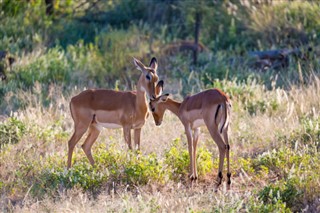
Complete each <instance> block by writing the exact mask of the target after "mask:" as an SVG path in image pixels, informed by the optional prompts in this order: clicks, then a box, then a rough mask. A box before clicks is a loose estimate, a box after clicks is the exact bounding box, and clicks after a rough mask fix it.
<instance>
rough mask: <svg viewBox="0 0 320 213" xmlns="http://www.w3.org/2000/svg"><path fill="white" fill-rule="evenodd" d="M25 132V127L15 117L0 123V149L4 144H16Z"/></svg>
mask: <svg viewBox="0 0 320 213" xmlns="http://www.w3.org/2000/svg"><path fill="white" fill-rule="evenodd" d="M25 132H26V125H25V124H24V123H22V122H21V121H20V120H18V119H17V118H15V117H10V118H8V119H7V120H6V121H4V122H3V123H0V136H1V137H0V149H1V148H2V147H3V146H4V145H5V144H16V143H18V142H19V141H20V139H21V137H22V136H23V134H24V133H25Z"/></svg>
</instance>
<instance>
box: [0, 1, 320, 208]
mask: <svg viewBox="0 0 320 213" xmlns="http://www.w3.org/2000/svg"><path fill="white" fill-rule="evenodd" d="M73 2H74V1H65V2H64V1H60V2H59V3H58V4H57V5H55V9H56V12H57V13H56V14H55V15H54V17H48V16H46V15H45V14H44V13H45V10H44V3H43V2H42V1H40V0H35V1H30V2H29V1H28V2H27V1H26V2H21V3H17V2H15V1H4V2H2V3H0V4H1V7H2V8H3V10H2V12H1V14H0V16H1V19H0V22H1V26H2V28H1V30H0V34H1V35H2V37H1V36H0V37H1V42H0V49H1V50H8V51H9V52H10V54H12V55H14V56H15V57H16V62H15V63H14V64H13V69H12V71H9V70H8V71H7V75H8V81H7V82H0V162H1V163H0V211H1V212H70V211H72V212H96V211H98V210H99V209H102V208H103V209H107V211H108V212H109V211H110V212H138V211H139V212H163V211H168V212H169V211H170V212H302V211H305V212H318V211H319V208H320V201H319V199H320V197H319V194H320V187H319V183H320V179H319V177H320V174H319V171H320V168H319V165H320V157H319V156H320V155H319V149H320V127H319V123H320V115H319V111H320V110H319V109H320V96H319V94H320V80H319V61H318V59H317V58H318V57H317V55H318V54H319V53H318V47H317V43H319V38H318V37H317V36H316V35H317V33H318V31H319V29H320V28H319V26H320V25H319V20H320V19H319V14H318V13H317V11H318V10H319V4H318V3H316V2H301V1H294V2H290V3H287V2H284V1H283V2H279V3H278V2H273V3H270V4H269V3H268V4H267V3H262V4H256V3H254V2H250V1H245V2H244V1H241V2H237V1H232V3H231V2H228V1H226V2H224V3H220V2H216V3H213V4H214V5H213V4H212V3H209V2H206V1H203V3H204V6H208V8H213V7H212V6H214V13H204V14H203V17H202V18H203V19H202V21H203V22H202V25H201V30H200V32H201V33H200V41H201V42H202V43H204V44H205V45H206V47H207V48H208V52H204V53H200V54H199V57H198V59H199V60H198V65H197V66H194V65H193V64H192V63H191V54H188V53H178V54H176V55H174V56H167V55H164V53H163V51H162V49H163V48H164V47H166V46H168V45H169V46H170V42H175V41H179V40H183V39H185V40H190V39H192V38H193V26H194V20H193V15H192V13H190V11H189V10H188V8H189V7H188V8H185V7H181V5H180V4H181V3H183V1H182V2H179V1H176V2H172V5H170V7H171V9H172V10H169V9H168V8H166V7H167V5H166V6H165V7H164V5H162V4H157V5H156V7H157V8H156V9H155V10H154V11H153V10H151V11H152V12H147V13H144V14H141V13H140V12H139V11H140V9H141V8H146V10H147V9H148V11H150V8H154V7H155V4H154V5H153V3H147V4H146V2H144V1H142V2H143V4H139V5H136V4H133V5H132V7H129V8H128V7H127V5H128V4H127V1H117V2H113V3H111V2H109V3H110V5H109V3H104V2H103V1H100V2H99V3H98V5H97V8H99V7H101V9H102V10H105V11H106V12H107V13H106V14H107V15H108V16H112V17H111V19H110V20H111V22H108V24H110V25H107V24H103V23H100V24H99V23H91V22H90V18H91V17H87V18H89V19H88V21H89V22H82V21H81V18H82V17H81V13H83V12H84V11H78V12H79V13H77V14H75V16H73V15H71V13H72V11H73V10H72V9H73V8H75V7H77V3H73ZM133 2H134V1H132V3H133ZM100 3H101V5H100ZM134 3H135V2H134ZM107 4H108V5H107ZM122 7H125V9H126V10H125V11H127V10H128V11H130V12H133V13H128V14H131V15H130V17H131V16H132V18H133V19H134V21H133V22H131V21H130V23H129V22H128V20H127V19H125V20H122V17H123V16H122V15H123V11H124V10H119V8H120V9H121V8H122ZM103 8H105V9H103ZM112 8H113V9H114V10H113V9H112ZM131 10H132V11H131ZM64 11H65V12H66V13H64ZM163 11H175V12H174V13H175V15H174V16H173V15H172V16H171V15H170V14H167V15H165V13H163ZM98 12H99V11H98ZM137 12H138V13H137ZM168 13H171V12H168ZM126 14H127V12H126ZM159 14H162V16H163V18H164V20H167V21H168V22H167V21H164V22H161V21H160V22H158V21H157V22H153V21H152V20H155V18H157V17H158V15H159ZM60 15H62V16H60ZM64 15H67V16H64ZM135 16H137V17H135ZM142 16H143V17H142ZM78 18H80V19H78ZM84 18H86V17H84ZM92 18H94V16H92ZM150 18H151V19H150ZM176 18H177V20H176ZM146 19H147V20H146ZM171 19H172V21H170V20H171ZM112 20H113V21H112ZM129 20H131V18H129ZM150 20H151V21H150ZM176 23H185V24H181V26H177V24H176ZM301 44H302V45H304V47H307V46H308V47H309V46H312V47H314V48H313V49H314V50H313V52H312V53H308V54H307V56H308V58H307V60H300V59H298V58H291V59H290V66H289V67H288V68H287V69H283V70H268V71H265V72H259V71H257V70H253V69H251V68H250V67H245V66H244V64H243V63H244V62H245V61H246V59H245V57H246V53H247V52H250V51H254V50H257V51H259V50H269V49H282V48H289V49H290V48H294V47H301V48H304V47H302V46H299V45H301ZM132 56H134V57H137V58H139V59H141V60H143V62H144V63H146V64H147V63H148V61H146V60H149V59H150V58H151V57H152V56H157V59H158V61H159V76H160V79H164V81H165V87H164V88H165V92H170V93H171V95H172V96H173V97H174V98H175V99H179V100H182V98H183V97H185V96H186V95H188V94H195V93H197V92H199V91H202V90H204V89H207V88H212V87H217V88H220V89H221V90H223V91H225V92H226V93H227V94H228V95H229V96H230V98H231V101H232V124H231V131H230V144H231V171H232V186H231V190H229V191H227V190H226V185H225V184H226V183H225V181H224V182H223V184H222V186H221V187H220V188H219V190H218V191H217V192H215V191H214V180H215V179H216V175H217V170H218V149H217V146H216V144H215V143H214V142H213V141H212V139H211V137H210V135H209V133H208V131H207V130H206V129H204V128H203V129H202V133H201V136H200V142H199V145H198V146H199V149H198V150H199V151H198V158H197V163H198V173H199V180H198V181H197V182H196V183H193V184H191V183H190V181H189V180H188V164H189V158H188V151H187V140H186V136H185V133H184V128H183V125H182V124H181V122H180V121H179V120H178V118H177V117H176V116H174V115H173V114H171V113H170V112H167V113H166V115H165V117H164V122H163V124H162V125H161V126H160V127H156V126H155V124H154V121H153V119H152V117H151V116H149V118H148V120H147V122H146V125H145V126H144V127H143V129H142V135H141V152H131V151H129V150H128V148H127V146H126V145H125V142H124V139H123V135H122V134H123V133H122V130H121V129H118V130H117V129H116V130H112V129H105V130H104V131H103V132H102V134H101V135H100V137H99V138H98V140H97V142H96V143H95V144H94V146H93V150H92V151H93V156H94V159H95V161H96V165H95V167H91V166H90V165H89V163H88V160H87V158H86V157H85V154H84V153H83V151H82V149H81V147H80V146H81V144H82V143H83V140H84V139H82V140H81V141H80V142H79V143H78V144H77V146H76V148H75V151H74V155H73V161H74V166H73V167H72V169H70V170H67V169H66V160H67V147H68V145H67V141H68V140H69V138H70V136H71V134H72V131H73V123H72V119H71V116H70V112H69V101H70V99H71V97H72V96H74V95H75V94H78V93H79V92H80V91H82V90H83V89H85V88H94V87H102V88H114V89H119V90H131V89H135V82H136V80H137V78H138V75H139V71H137V70H135V69H134V68H133V65H132V63H131V61H132ZM247 60H248V59H247ZM249 60H250V59H249ZM223 174H224V177H225V176H226V171H224V173H223Z"/></svg>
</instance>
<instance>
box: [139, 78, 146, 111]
mask: <svg viewBox="0 0 320 213" xmlns="http://www.w3.org/2000/svg"><path fill="white" fill-rule="evenodd" d="M142 78H144V76H143V75H141V76H140V78H139V81H138V84H137V99H136V109H137V111H138V112H142V113H145V112H146V111H148V104H147V97H146V91H145V89H144V87H143V86H142V80H143V79H142Z"/></svg>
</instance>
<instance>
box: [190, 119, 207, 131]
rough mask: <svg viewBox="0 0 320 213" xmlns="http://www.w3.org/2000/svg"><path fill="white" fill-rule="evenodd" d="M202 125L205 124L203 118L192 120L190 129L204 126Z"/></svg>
mask: <svg viewBox="0 0 320 213" xmlns="http://www.w3.org/2000/svg"><path fill="white" fill-rule="evenodd" d="M204 125H206V124H205V123H204V120H203V119H197V120H194V121H193V122H192V125H191V126H192V129H195V128H198V127H200V126H204Z"/></svg>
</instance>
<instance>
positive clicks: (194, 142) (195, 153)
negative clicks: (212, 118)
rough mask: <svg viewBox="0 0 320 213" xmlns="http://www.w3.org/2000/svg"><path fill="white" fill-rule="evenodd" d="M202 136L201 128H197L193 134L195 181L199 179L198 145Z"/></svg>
mask: <svg viewBox="0 0 320 213" xmlns="http://www.w3.org/2000/svg"><path fill="white" fill-rule="evenodd" d="M199 135H200V128H196V129H195V130H194V133H193V143H192V145H193V159H194V161H193V171H194V175H195V176H194V179H198V172H197V160H196V159H197V145H198V140H199Z"/></svg>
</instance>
